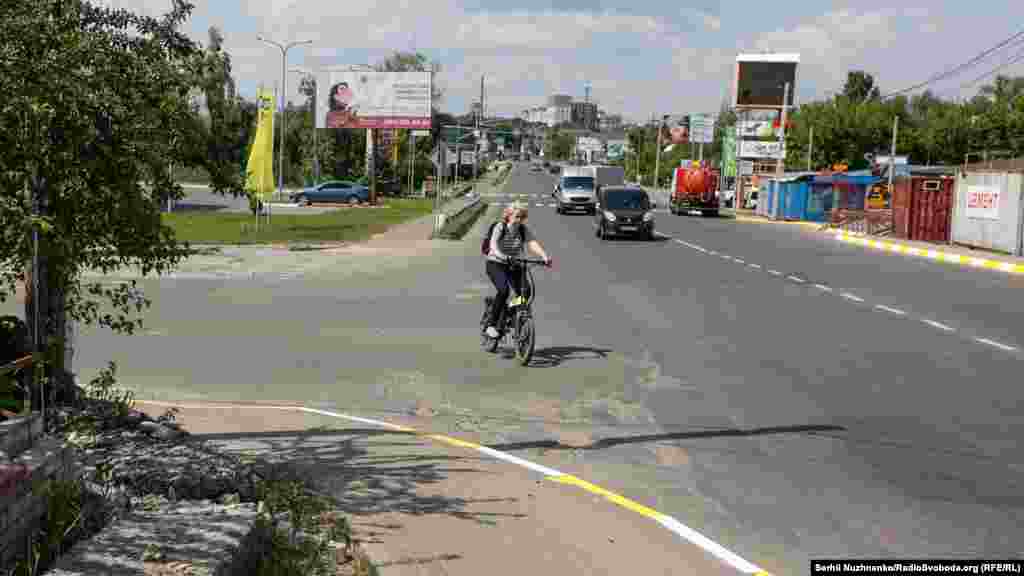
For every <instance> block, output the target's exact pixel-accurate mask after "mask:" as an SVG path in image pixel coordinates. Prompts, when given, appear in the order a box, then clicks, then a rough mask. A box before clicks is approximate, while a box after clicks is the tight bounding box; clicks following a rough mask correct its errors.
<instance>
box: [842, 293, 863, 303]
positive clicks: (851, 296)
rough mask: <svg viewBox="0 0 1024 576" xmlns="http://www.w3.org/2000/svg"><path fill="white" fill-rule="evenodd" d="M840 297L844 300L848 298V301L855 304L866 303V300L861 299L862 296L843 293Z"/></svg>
mask: <svg viewBox="0 0 1024 576" xmlns="http://www.w3.org/2000/svg"><path fill="white" fill-rule="evenodd" d="M840 296H842V297H843V298H846V299H847V300H853V301H854V302H863V301H864V299H863V298H861V297H860V296H857V295H856V294H850V293H849V292H843V293H842V294H840Z"/></svg>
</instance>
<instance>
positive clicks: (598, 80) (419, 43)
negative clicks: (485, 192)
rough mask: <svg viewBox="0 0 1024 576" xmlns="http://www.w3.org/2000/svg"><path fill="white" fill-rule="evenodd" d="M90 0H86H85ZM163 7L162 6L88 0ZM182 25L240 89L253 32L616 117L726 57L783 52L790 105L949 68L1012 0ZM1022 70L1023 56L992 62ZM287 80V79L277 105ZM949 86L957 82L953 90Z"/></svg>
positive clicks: (358, 6) (200, 1)
mask: <svg viewBox="0 0 1024 576" xmlns="http://www.w3.org/2000/svg"><path fill="white" fill-rule="evenodd" d="M94 1H95V0H94ZM100 1H102V2H103V3H105V4H108V5H113V6H115V7H123V8H129V9H131V10H133V11H136V12H142V13H147V14H157V13H162V12H166V11H167V10H168V9H169V6H170V0H100ZM191 1H192V2H193V3H194V4H195V10H194V12H193V15H192V18H191V20H190V21H189V22H188V24H187V25H186V31H187V32H188V33H189V34H190V35H191V36H192V37H194V38H195V39H196V40H199V41H200V42H202V43H204V44H205V43H206V42H207V30H208V29H209V27H210V26H217V27H218V28H220V29H221V31H222V32H223V34H224V37H225V47H226V49H227V50H228V52H230V54H231V57H232V61H233V73H234V75H235V77H236V80H237V82H238V86H239V90H240V92H241V93H242V95H243V96H246V97H254V96H255V94H256V89H257V87H258V86H260V85H261V84H262V85H264V86H267V87H272V86H274V85H275V83H278V84H279V83H280V78H281V53H280V51H279V50H278V49H277V48H274V47H272V46H269V45H267V44H264V43H262V42H260V41H259V40H258V37H259V36H260V35H263V36H264V37H267V38H270V39H273V40H276V41H278V42H281V43H284V42H291V41H300V40H312V41H313V44H311V45H309V46H302V47H298V48H293V49H291V50H290V51H289V53H288V67H289V68H304V69H306V70H315V69H318V68H321V67H327V66H338V65H347V64H374V63H376V62H379V61H380V60H382V59H384V58H386V57H387V56H388V55H389V54H391V53H392V52H393V51H395V50H401V51H410V50H415V51H419V52H423V53H424V54H426V55H427V56H428V57H429V58H430V59H431V60H434V61H436V62H437V63H438V64H439V65H440V72H439V73H438V74H437V75H436V76H435V82H436V84H437V85H438V86H439V87H440V88H441V89H442V91H443V93H444V96H443V101H442V102H441V109H442V110H444V111H447V112H452V113H456V114H461V113H463V112H466V111H467V110H469V107H470V104H471V103H472V102H473V100H475V99H478V98H479V94H480V77H481V75H483V76H484V90H485V102H486V107H487V112H488V115H492V114H498V115H503V116H518V115H519V114H520V113H521V112H522V110H523V109H525V108H529V107H533V106H542V105H544V104H545V103H546V98H547V96H548V95H550V94H555V93H560V94H568V95H570V96H573V97H574V98H577V99H580V100H582V99H583V96H584V85H585V84H586V82H588V81H589V82H590V84H591V85H592V89H591V101H592V102H596V103H597V104H598V106H600V107H601V108H602V109H603V110H605V111H607V112H609V113H612V114H622V115H623V116H624V117H625V118H626V119H627V120H630V121H640V120H646V119H647V118H649V117H650V116H651V114H685V113H698V112H717V111H718V109H719V108H720V106H721V103H722V101H723V99H726V98H728V97H729V95H730V94H731V90H732V87H731V82H732V74H733V65H734V62H735V58H736V54H737V53H739V52H758V51H772V52H787V53H789V52H797V53H799V54H800V56H801V64H800V69H799V72H798V81H797V84H798V86H797V87H796V96H797V99H798V102H806V101H810V100H814V99H817V98H822V97H825V96H826V95H827V94H828V93H829V91H838V90H840V89H841V88H842V84H843V81H844V80H845V78H846V73H847V71H849V70H851V69H861V70H865V71H867V72H869V73H871V74H873V75H874V76H875V79H876V83H877V84H878V85H879V86H880V87H881V90H882V92H883V94H884V93H887V92H889V91H894V90H899V89H903V88H906V87H909V86H912V85H914V84H917V83H918V82H921V81H923V80H925V79H927V78H929V77H931V76H932V75H934V74H936V73H938V72H941V71H944V70H946V69H949V68H952V67H954V66H956V65H959V64H961V63H963V62H966V61H967V60H970V59H971V58H973V57H974V56H976V55H978V54H979V53H981V52H982V51H984V50H986V49H988V48H990V47H992V46H994V45H995V44H996V43H998V42H999V41H1000V40H1003V39H1004V38H1008V37H1010V36H1011V35H1013V34H1014V33H1016V32H1018V31H1019V29H1020V28H1021V27H1024V2H1021V0H975V1H973V2H963V1H957V2H952V1H946V0H905V1H903V2H898V3H894V2H889V1H879V0H862V1H859V2H840V1H833V2H829V1H828V0H785V1H782V2H751V1H742V2H731V3H722V2H717V1H714V0H693V1H687V0H681V1H680V0H676V1H673V2H668V1H657V0H632V1H628V0H548V1H542V0H517V1H516V2H508V1H505V0H464V1H459V0H416V1H414V0H374V1H372V2H370V1H365V0H364V1H359V0H355V1H352V0H216V1H204V0H191ZM1022 51H1024V43H1021V44H1018V45H1014V46H1011V47H1009V48H1008V49H1007V50H1005V51H1003V52H999V53H996V54H994V55H993V56H992V57H991V58H989V59H986V60H984V61H982V62H980V63H979V64H978V65H977V66H975V67H973V68H970V69H969V70H966V71H964V72H963V73H962V74H959V75H956V76H954V77H952V78H950V79H948V80H945V81H942V82H939V83H936V84H934V85H932V86H930V88H932V89H933V91H934V92H935V93H937V94H938V95H940V96H943V97H947V98H960V97H970V95H971V94H973V93H974V91H976V90H977V88H978V86H980V85H981V84H984V82H981V83H979V84H974V85H969V84H970V81H972V80H974V79H975V78H977V77H978V76H981V75H982V74H984V73H985V72H987V71H989V70H992V69H993V68H995V67H996V66H999V65H1000V64H1001V63H1003V62H1005V61H1007V60H1009V59H1010V58H1012V57H1013V56H1014V55H1016V54H1020V53H1022ZM1001 72H1002V73H1007V74H1021V75H1024V59H1022V61H1021V62H1018V63H1016V64H1013V65H1010V66H1007V67H1006V68H1005V69H1003V70H1002V71H1001ZM298 80H299V74H297V73H289V74H288V80H287V82H288V93H289V95H290V99H291V100H292V101H295V102H300V101H301V100H302V98H301V97H300V96H299V95H298V93H297V91H296V90H295V88H296V86H297V84H298ZM965 84H966V85H967V86H965Z"/></svg>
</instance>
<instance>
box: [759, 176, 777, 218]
mask: <svg viewBox="0 0 1024 576" xmlns="http://www.w3.org/2000/svg"><path fill="white" fill-rule="evenodd" d="M778 186H779V185H778V183H777V182H776V181H775V180H768V181H766V182H765V186H764V210H763V211H762V214H761V215H762V216H765V217H766V218H774V217H775V204H776V202H777V199H778V197H779V187H778ZM760 204H761V203H760V202H758V206H760Z"/></svg>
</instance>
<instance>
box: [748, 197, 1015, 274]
mask: <svg viewBox="0 0 1024 576" xmlns="http://www.w3.org/2000/svg"><path fill="white" fill-rule="evenodd" d="M736 221H738V222H752V223H757V224H789V225H794V226H802V227H804V228H807V229H810V230H813V231H815V232H820V233H822V234H827V235H829V236H832V237H834V238H835V239H836V240H838V241H840V242H845V243H847V244H854V245H857V246H862V247H865V248H874V249H876V250H881V251H883V252H890V253H893V254H902V255H904V256H915V257H918V258H928V259H930V260H935V261H936V262H945V263H948V264H954V265H958V266H962V267H965V268H978V269H985V270H997V271H1000V272H1006V273H1009V274H1024V257H1020V256H1012V255H1009V254H1003V253H1000V252H993V251H989V250H985V249H982V248H971V247H968V246H960V245H956V244H939V243H935V242H923V241H919V240H906V239H904V238H890V237H886V236H865V235H863V234H857V233H853V232H847V231H844V230H835V229H828V228H826V227H825V223H823V222H805V221H799V220H772V219H769V218H765V217H763V216H757V215H755V214H753V212H752V211H749V210H737V211H736Z"/></svg>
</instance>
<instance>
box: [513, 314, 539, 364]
mask: <svg viewBox="0 0 1024 576" xmlns="http://www.w3.org/2000/svg"><path fill="white" fill-rule="evenodd" d="M515 334H516V360H518V361H519V363H520V364H521V365H523V366H526V365H528V364H529V363H530V359H531V358H533V349H534V345H535V344H536V337H537V335H536V333H535V332H534V329H533V316H531V315H530V314H529V313H527V312H520V313H519V314H518V315H517V316H516V331H515Z"/></svg>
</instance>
